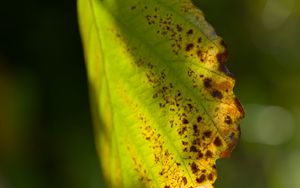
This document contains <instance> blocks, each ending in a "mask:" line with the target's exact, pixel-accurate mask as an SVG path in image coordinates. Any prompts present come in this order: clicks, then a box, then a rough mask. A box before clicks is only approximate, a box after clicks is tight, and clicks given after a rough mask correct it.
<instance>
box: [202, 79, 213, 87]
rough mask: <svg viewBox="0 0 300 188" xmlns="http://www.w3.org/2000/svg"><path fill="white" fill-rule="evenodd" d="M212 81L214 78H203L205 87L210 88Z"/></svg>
mask: <svg viewBox="0 0 300 188" xmlns="http://www.w3.org/2000/svg"><path fill="white" fill-rule="evenodd" d="M211 82H212V80H211V79H210V78H205V79H204V80H203V84H204V87H206V88H210V87H211Z"/></svg>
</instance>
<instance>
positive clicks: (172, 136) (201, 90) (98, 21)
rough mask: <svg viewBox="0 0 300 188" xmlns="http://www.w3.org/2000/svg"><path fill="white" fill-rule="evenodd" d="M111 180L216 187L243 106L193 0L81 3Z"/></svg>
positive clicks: (219, 46)
mask: <svg viewBox="0 0 300 188" xmlns="http://www.w3.org/2000/svg"><path fill="white" fill-rule="evenodd" d="M78 12H79V24H80V30H81V35H82V40H83V46H84V53H85V59H86V67H87V72H88V80H89V84H90V90H91V91H90V93H91V102H92V106H93V113H94V119H95V122H94V124H95V130H96V142H97V146H98V151H99V156H100V158H101V164H102V167H103V173H104V176H105V180H106V181H107V184H108V186H109V187H128V188H131V187H165V188H168V187H212V185H213V183H214V181H215V180H216V176H217V172H216V166H215V162H216V160H217V159H218V158H220V157H226V156H229V154H230V153H231V150H232V149H233V148H234V146H235V145H236V143H237V141H238V139H239V136H240V132H239V122H240V120H241V118H242V117H243V116H244V112H243V109H242V107H241V105H240V103H239V102H238V100H237V99H236V97H235V96H234V94H233V91H232V89H233V86H234V79H233V77H232V75H231V73H230V72H229V71H228V70H227V68H226V67H225V65H224V62H225V61H226V58H227V50H226V47H225V44H224V42H223V40H222V39H221V38H220V37H218V36H217V35H216V34H215V32H214V30H213V28H212V27H211V26H210V25H209V24H208V23H207V22H206V21H205V19H204V17H203V14H202V12H201V11H200V10H199V9H198V8H196V7H194V5H193V4H192V3H191V1H190V0H180V1H179V0H126V1H124V0H78Z"/></svg>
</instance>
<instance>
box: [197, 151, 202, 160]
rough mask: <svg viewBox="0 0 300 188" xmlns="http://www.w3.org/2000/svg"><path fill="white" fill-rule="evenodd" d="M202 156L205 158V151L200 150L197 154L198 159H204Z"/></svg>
mask: <svg viewBox="0 0 300 188" xmlns="http://www.w3.org/2000/svg"><path fill="white" fill-rule="evenodd" d="M202 158H203V153H202V152H201V151H199V152H198V154H197V159H202Z"/></svg>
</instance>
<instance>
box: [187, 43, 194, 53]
mask: <svg viewBox="0 0 300 188" xmlns="http://www.w3.org/2000/svg"><path fill="white" fill-rule="evenodd" d="M193 48H194V44H193V43H189V44H187V45H186V48H185V51H187V52H188V51H190V50H192V49H193Z"/></svg>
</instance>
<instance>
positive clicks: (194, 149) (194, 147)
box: [190, 146, 198, 152]
mask: <svg viewBox="0 0 300 188" xmlns="http://www.w3.org/2000/svg"><path fill="white" fill-rule="evenodd" d="M190 152H198V149H197V147H196V146H191V148H190Z"/></svg>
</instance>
